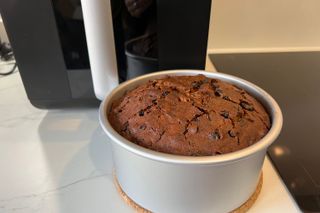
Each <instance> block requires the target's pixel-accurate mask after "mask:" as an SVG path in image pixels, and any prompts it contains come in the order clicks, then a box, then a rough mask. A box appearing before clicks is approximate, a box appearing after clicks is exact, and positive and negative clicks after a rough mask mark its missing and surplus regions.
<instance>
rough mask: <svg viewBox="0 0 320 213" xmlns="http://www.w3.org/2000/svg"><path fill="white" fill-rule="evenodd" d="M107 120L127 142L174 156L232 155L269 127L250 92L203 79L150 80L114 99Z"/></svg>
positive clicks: (201, 77)
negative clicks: (230, 153) (231, 153)
mask: <svg viewBox="0 0 320 213" xmlns="http://www.w3.org/2000/svg"><path fill="white" fill-rule="evenodd" d="M108 115H109V116H108V119H109V121H110V123H111V124H112V126H113V127H114V128H115V130H116V131H117V132H118V133H119V134H121V135H122V136H123V137H125V138H127V139H128V140H130V141H132V142H134V143H136V144H138V145H141V146H143V147H146V148H149V149H152V150H156V151H160V152H165V153H171V154H176V155H193V156H205V155H216V154H223V153H229V152H233V151H236V150H239V149H243V148H245V147H247V146H250V145H251V144H253V143H255V142H257V141H258V140H259V139H261V138H262V137H263V136H264V135H265V134H266V133H267V132H268V130H269V128H270V119H269V116H268V114H267V113H266V111H265V109H264V108H263V106H262V105H261V104H260V103H259V102H258V101H257V100H256V99H254V98H253V97H252V96H250V95H249V94H248V93H247V92H246V91H244V90H243V89H239V88H238V87H236V86H234V85H232V84H229V83H226V82H222V81H220V80H216V79H210V78H207V77H205V76H203V75H197V76H175V77H169V76H168V77H166V78H163V79H159V80H153V81H149V82H148V83H146V84H143V85H141V86H139V87H137V88H135V89H133V90H131V91H129V92H127V93H126V94H125V95H124V96H123V97H122V98H120V99H119V100H116V101H115V102H114V103H113V105H112V107H111V110H110V112H109V114H108Z"/></svg>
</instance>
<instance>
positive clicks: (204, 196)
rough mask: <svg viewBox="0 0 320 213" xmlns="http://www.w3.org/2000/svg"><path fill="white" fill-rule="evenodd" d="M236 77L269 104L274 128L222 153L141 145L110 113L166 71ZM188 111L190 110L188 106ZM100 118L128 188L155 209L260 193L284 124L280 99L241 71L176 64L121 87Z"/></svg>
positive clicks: (220, 204)
mask: <svg viewBox="0 0 320 213" xmlns="http://www.w3.org/2000/svg"><path fill="white" fill-rule="evenodd" d="M198 74H202V75H205V76H207V77H209V78H215V79H220V80H222V81H226V82H230V83H232V84H234V85H236V86H238V87H240V88H243V89H244V90H246V91H247V92H248V93H249V94H251V95H252V96H253V97H255V98H256V99H257V100H259V101H260V103H261V104H262V105H263V106H264V107H265V109H266V110H267V112H268V113H269V115H270V118H271V122H272V124H271V128H270V130H269V132H268V133H267V134H266V135H265V136H264V137H263V138H262V139H261V140H259V141H258V142H257V143H255V144H253V145H251V146H249V147H247V148H245V149H242V150H239V151H236V152H232V153H228V154H222V155H216V156H179V155H172V154H166V153H161V152H156V151H153V150H149V149H146V148H144V147H141V146H139V145H136V144H134V143H132V142H130V141H128V140H127V139H125V138H124V137H122V136H121V135H120V134H118V133H117V132H116V131H115V130H114V129H113V128H112V125H111V124H110V123H109V121H108V119H107V114H108V112H109V110H110V107H111V105H112V102H113V101H114V100H116V99H117V98H119V97H121V96H122V95H123V94H124V93H125V92H126V91H128V90H131V89H133V88H135V87H137V86H138V85H140V84H143V83H144V82H147V81H149V80H153V79H159V78H163V77H166V76H179V75H198ZM186 113H187V112H186ZM99 118H100V124H101V126H102V128H103V130H104V131H105V133H106V135H107V136H108V137H106V140H107V139H108V140H109V141H110V142H111V144H112V153H113V160H114V168H115V175H116V177H117V180H118V182H119V185H120V186H121V188H122V190H123V191H124V192H125V193H126V194H127V195H128V196H129V197H130V198H131V199H132V200H133V201H134V202H136V203H137V204H138V205H140V206H142V207H143V208H145V209H148V210H150V211H152V212H230V211H232V210H234V209H236V208H238V207H239V206H241V205H242V204H243V203H244V202H246V201H247V199H248V198H249V197H250V196H251V195H252V194H253V193H254V191H255V189H256V186H257V184H258V181H259V177H260V175H261V169H262V164H263V161H264V158H265V155H266V151H267V148H268V146H269V145H270V144H272V143H273V142H274V141H275V140H276V138H277V137H278V135H279V133H280V131H281V128H282V122H283V120H282V113H281V110H280V108H279V106H278V104H277V103H276V101H275V100H274V99H273V98H272V97H271V96H270V95H269V94H268V93H267V92H265V91H264V90H262V89H261V88H259V87H258V86H256V85H254V84H252V83H250V82H248V81H246V80H243V79H240V78H238V77H235V76H231V75H227V74H223V73H217V72H205V71H198V70H172V71H162V72H156V73H152V74H148V75H143V76H140V77H137V78H135V79H132V80H129V81H126V82H124V83H122V84H120V85H119V86H118V87H116V88H115V89H114V90H113V91H112V92H111V93H110V94H109V95H108V96H107V97H106V98H105V100H104V101H103V102H102V103H101V105H100V109H99Z"/></svg>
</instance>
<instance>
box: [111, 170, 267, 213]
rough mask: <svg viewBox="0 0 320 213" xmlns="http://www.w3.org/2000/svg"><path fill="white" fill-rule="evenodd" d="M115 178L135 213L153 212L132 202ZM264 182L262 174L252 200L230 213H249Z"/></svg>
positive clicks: (120, 191) (122, 195) (123, 196)
mask: <svg viewBox="0 0 320 213" xmlns="http://www.w3.org/2000/svg"><path fill="white" fill-rule="evenodd" d="M113 178H114V182H115V186H116V188H117V191H118V192H119V194H120V196H121V198H122V199H123V200H124V202H126V203H127V204H128V205H129V206H130V207H131V208H133V209H134V210H135V212H137V213H152V212H151V211H149V210H147V209H145V208H143V207H142V206H140V205H139V204H137V203H135V202H134V201H133V200H131V198H130V197H129V196H128V195H127V194H126V193H125V192H124V191H123V190H122V189H121V186H120V184H119V182H118V179H117V177H116V175H115V172H113ZM262 182H263V175H262V173H261V175H260V178H259V182H258V185H257V187H256V190H255V191H254V193H253V194H252V195H251V196H250V198H249V199H248V200H247V201H246V202H245V203H244V204H242V205H241V206H240V207H238V208H236V209H235V210H233V211H231V212H230V213H245V212H247V211H248V210H249V209H250V208H251V206H252V205H253V204H254V202H255V201H256V200H257V198H258V196H259V194H260V191H261V188H262Z"/></svg>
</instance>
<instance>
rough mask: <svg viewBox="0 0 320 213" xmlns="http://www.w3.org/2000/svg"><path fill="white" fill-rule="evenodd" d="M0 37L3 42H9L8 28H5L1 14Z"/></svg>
mask: <svg viewBox="0 0 320 213" xmlns="http://www.w3.org/2000/svg"><path fill="white" fill-rule="evenodd" d="M0 38H1V41H2V42H9V39H8V36H7V33H6V29H5V28H4V25H3V21H2V18H1V14H0Z"/></svg>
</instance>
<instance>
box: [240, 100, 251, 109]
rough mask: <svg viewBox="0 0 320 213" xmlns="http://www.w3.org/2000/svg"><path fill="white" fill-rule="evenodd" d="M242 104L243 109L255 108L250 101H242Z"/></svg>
mask: <svg viewBox="0 0 320 213" xmlns="http://www.w3.org/2000/svg"><path fill="white" fill-rule="evenodd" d="M240 106H241V107H242V108H243V109H245V110H248V111H253V110H254V108H253V106H252V105H251V104H250V103H248V102H246V101H241V102H240Z"/></svg>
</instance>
